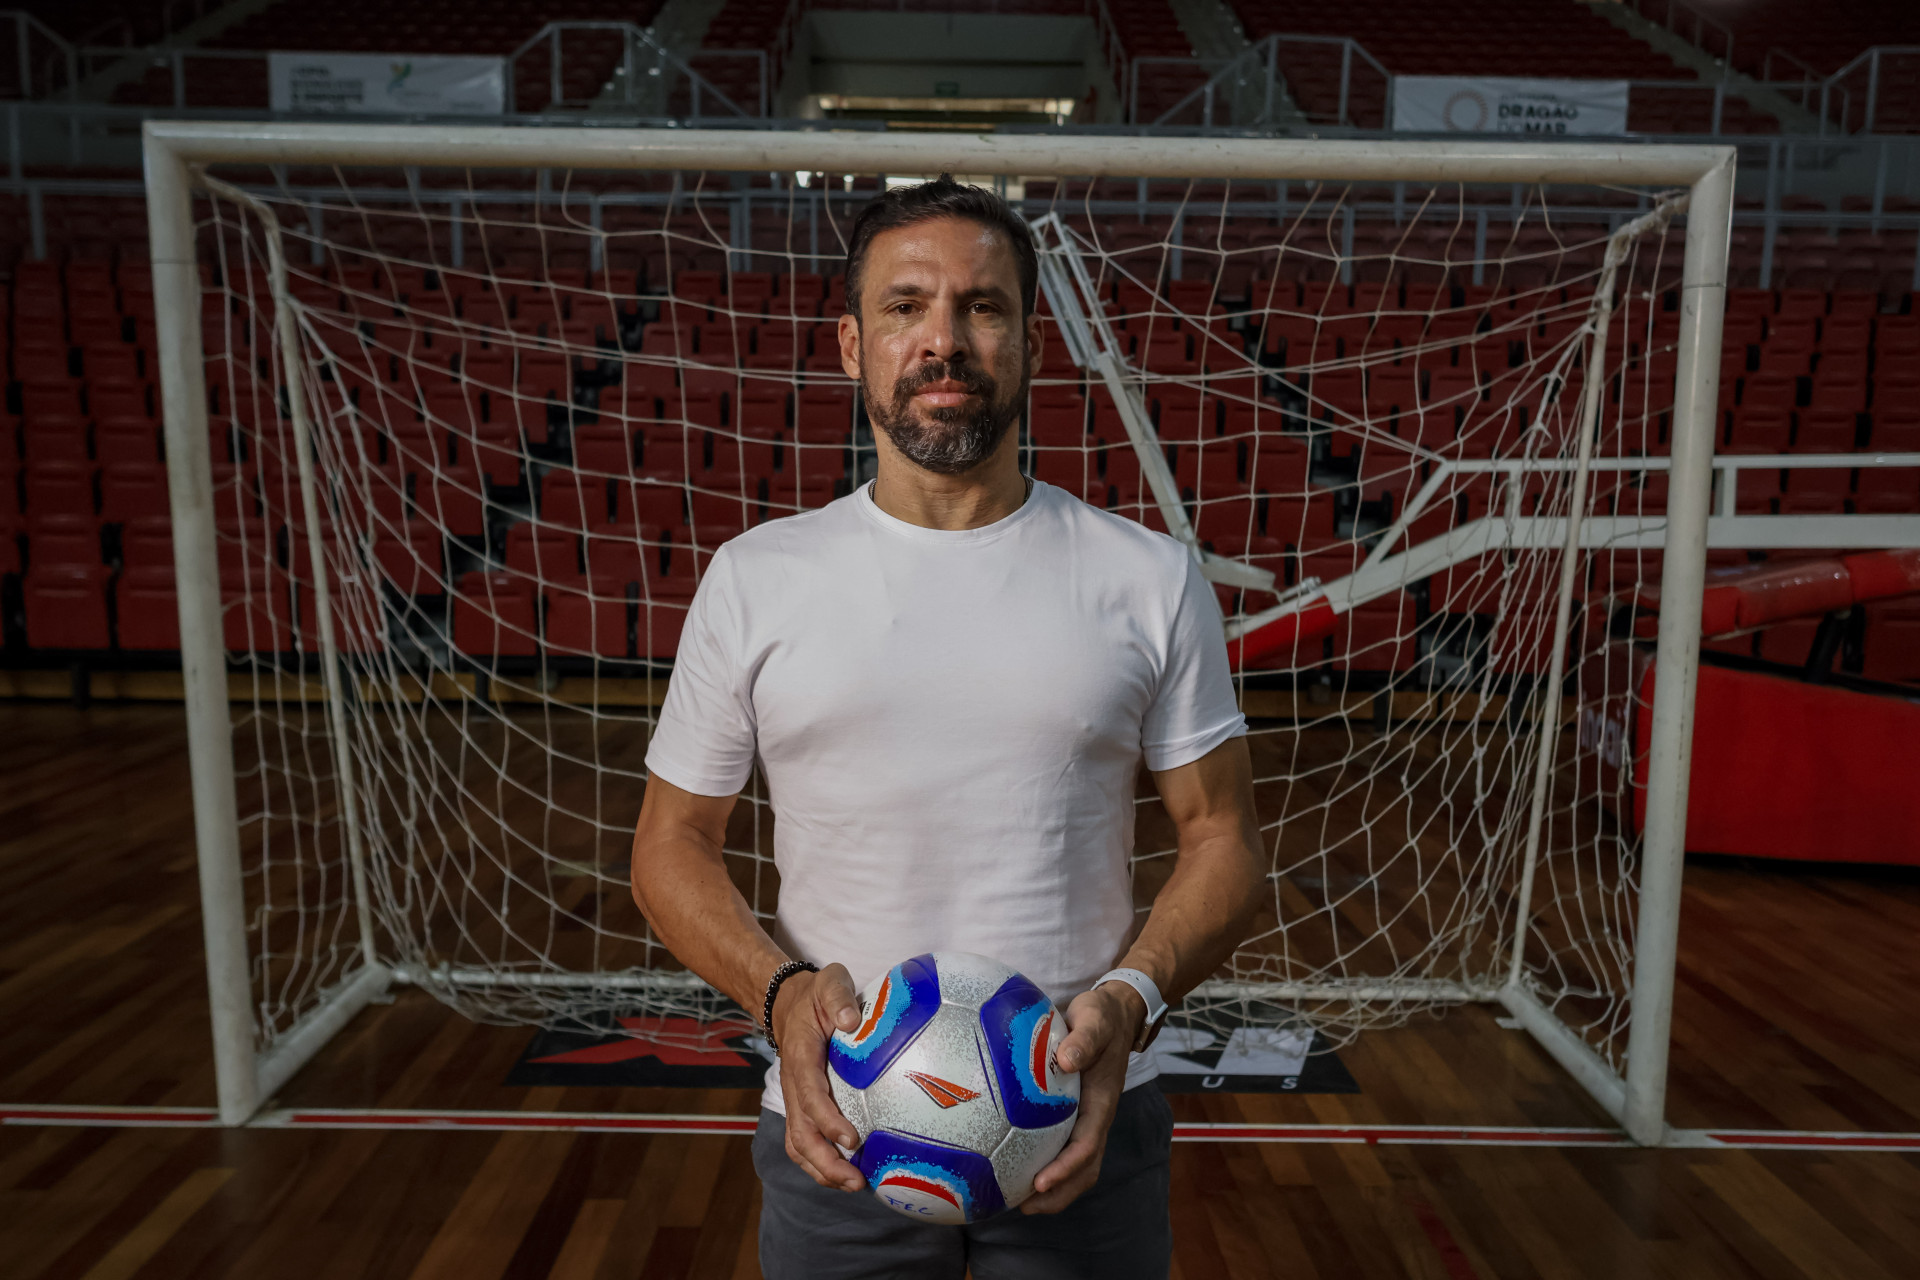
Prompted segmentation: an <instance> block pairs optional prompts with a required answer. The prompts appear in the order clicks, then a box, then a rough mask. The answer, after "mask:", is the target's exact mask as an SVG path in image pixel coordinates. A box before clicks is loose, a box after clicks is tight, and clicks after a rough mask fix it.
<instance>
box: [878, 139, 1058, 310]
mask: <svg viewBox="0 0 1920 1280" xmlns="http://www.w3.org/2000/svg"><path fill="white" fill-rule="evenodd" d="M934 218H966V219H969V220H970V221H973V222H977V223H979V224H980V225H981V226H983V227H991V228H992V229H993V230H995V231H998V232H999V233H1000V234H1001V235H1004V236H1005V237H1006V238H1007V242H1008V243H1009V244H1011V245H1012V246H1013V258H1014V262H1015V263H1016V264H1017V265H1018V266H1019V269H1020V318H1021V319H1022V320H1024V319H1026V318H1027V317H1028V316H1029V315H1031V314H1032V313H1033V302H1034V290H1035V289H1036V288H1037V287H1038V285H1039V280H1040V260H1039V255H1038V254H1037V253H1035V251H1034V247H1033V233H1032V232H1030V231H1028V230H1027V224H1026V222H1025V220H1023V219H1022V218H1021V217H1020V215H1019V214H1017V213H1015V212H1014V211H1013V209H1012V207H1011V206H1009V205H1008V204H1007V202H1006V201H1005V200H1002V199H1001V198H1000V197H999V196H997V195H995V194H993V192H991V191H988V190H987V189H986V188H984V187H975V186H970V185H968V184H967V183H964V182H955V181H954V180H953V175H952V174H950V173H943V174H941V175H940V176H939V177H937V178H935V179H934V180H933V181H931V182H922V183H920V184H919V185H918V186H912V187H894V188H892V189H891V190H889V191H886V192H883V193H882V194H880V195H878V196H875V197H874V198H873V199H872V200H871V201H869V202H868V204H867V207H866V208H864V209H862V210H861V211H860V216H859V217H858V218H857V219H855V220H854V224H853V237H852V239H850V240H849V241H848V242H847V310H849V311H851V312H852V313H853V318H854V319H855V320H858V319H859V318H860V284H861V276H863V275H864V274H865V272H866V265H867V247H868V246H869V245H871V244H872V243H873V238H874V237H875V236H877V235H879V234H880V233H881V232H882V231H892V230H894V229H895V228H897V227H910V226H912V225H914V224H915V223H917V222H928V221H931V220H932V219H934Z"/></svg>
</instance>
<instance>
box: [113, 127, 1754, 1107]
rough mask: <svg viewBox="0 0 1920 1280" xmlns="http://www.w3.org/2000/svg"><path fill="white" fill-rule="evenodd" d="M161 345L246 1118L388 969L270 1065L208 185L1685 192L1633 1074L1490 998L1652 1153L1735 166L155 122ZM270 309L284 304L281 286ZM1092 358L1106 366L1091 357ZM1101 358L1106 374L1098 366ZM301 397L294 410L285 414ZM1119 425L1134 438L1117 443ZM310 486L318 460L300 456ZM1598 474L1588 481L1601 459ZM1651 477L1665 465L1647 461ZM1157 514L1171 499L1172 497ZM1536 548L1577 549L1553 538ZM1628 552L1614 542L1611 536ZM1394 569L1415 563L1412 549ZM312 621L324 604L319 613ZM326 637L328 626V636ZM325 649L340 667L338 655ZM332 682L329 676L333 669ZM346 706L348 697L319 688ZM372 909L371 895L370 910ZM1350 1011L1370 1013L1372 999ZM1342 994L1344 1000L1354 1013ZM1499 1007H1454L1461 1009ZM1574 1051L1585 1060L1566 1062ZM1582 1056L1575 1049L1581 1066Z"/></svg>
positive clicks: (1637, 150) (1661, 1095)
mask: <svg viewBox="0 0 1920 1280" xmlns="http://www.w3.org/2000/svg"><path fill="white" fill-rule="evenodd" d="M144 134H145V162H146V171H147V184H148V193H149V195H148V208H149V220H150V230H151V242H152V254H153V267H154V289H155V302H156V330H157V338H158V355H159V364H160V382H161V394H162V402H163V407H164V430H165V443H166V450H167V457H168V468H167V474H168V485H169V493H170V501H171V509H172V516H173V524H174V529H175V534H174V548H175V559H176V568H177V597H178V602H179V612H180V623H181V629H180V645H181V661H182V667H183V676H184V684H185V695H186V706H187V715H188V732H189V743H190V749H191V766H192V773H191V776H192V785H193V795H194V810H195V830H196V840H197V843H198V847H199V854H200V857H199V870H200V881H201V893H202V904H203V924H204V929H205V932H206V942H207V955H208V982H209V992H210V999H211V1006H212V1011H213V1023H214V1040H215V1051H216V1052H215V1056H216V1067H217V1075H218V1081H219V1092H220V1111H221V1115H222V1117H223V1119H225V1120H227V1121H228V1122H229V1123H239V1122H243V1121H244V1120H245V1119H246V1118H247V1117H249V1116H251V1115H252V1114H254V1113H255V1112H256V1111H257V1110H258V1109H259V1108H260V1107H261V1106H262V1105H263V1104H264V1103H265V1102H266V1101H267V1098H268V1095H269V1094H270V1092H271V1090H272V1088H273V1087H274V1086H276V1085H277V1084H278V1083H279V1082H281V1081H283V1080H284V1079H285V1078H286V1077H287V1076H288V1075H290V1074H291V1073H292V1071H294V1070H297V1069H298V1067H299V1065H300V1062H301V1061H302V1060H304V1058H305V1057H306V1056H308V1055H310V1054H311V1052H312V1051H313V1050H314V1049H316V1048H317V1047H318V1044H319V1043H321V1042H323V1041H324V1032H325V1031H326V1030H327V1029H329V1028H330V1027H331V1026H332V1025H333V1024H334V1023H335V1022H337V1021H339V1020H341V1019H342V1016H343V1014H344V1011H346V1010H348V1009H349V1008H350V1007H352V1006H357V1005H358V1004H359V1003H362V1002H364V999H366V998H369V997H370V996H371V994H372V993H373V992H375V991H376V990H377V989H378V988H379V987H380V986H381V985H383V984H384V981H385V980H386V976H387V975H386V974H385V973H384V972H376V970H377V969H378V965H377V962H373V961H366V962H363V968H362V969H360V970H356V971H355V972H354V973H351V974H349V975H347V977H346V979H345V980H344V981H345V984H346V986H345V987H344V989H343V992H342V996H341V998H340V999H339V1000H337V1001H334V1002H331V1004H330V1007H331V1008H332V1009H333V1010H335V1012H332V1013H330V1014H329V1015H327V1016H324V1017H321V1018H319V1019H317V1020H316V1021H315V1022H314V1023H313V1024H312V1025H313V1027H314V1031H313V1032H312V1033H311V1034H305V1035H302V1036H299V1037H297V1039H296V1040H295V1041H294V1042H290V1043H284V1044H278V1045H276V1046H274V1048H273V1049H272V1050H269V1053H270V1054H272V1058H271V1061H270V1062H266V1063H263V1061H262V1058H263V1057H264V1056H265V1055H262V1054H260V1053H258V1052H257V1051H256V1050H255V1047H254V1043H253V1037H252V1022H251V1009H250V992H249V985H248V983H249V978H248V954H247V935H246V919H245V911H244V893H243V871H242V862H241V851H240V841H239V833H238V818H237V804H236V792H235V783H234V754H233V743H232V740H231V733H230V728H231V726H230V723H229V719H228V714H227V685H226V654H225V649H224V646H223V637H222V631H221V603H222V602H221V588H220V580H219V568H218V556H217V549H216V545H215V529H214V525H215V516H214V492H213V481H212V460H211V455H210V448H209V441H208V431H207V426H208V421H209V417H208V398H207V397H208V393H207V386H206V382H205V378H204V375H203V368H204V366H203V362H202V358H203V351H202V343H201V334H200V328H199V322H200V307H199V291H200V282H199V275H198V269H197V264H196V255H195V222H194V209H193V202H194V197H195V193H196V190H197V189H201V188H202V187H203V183H202V179H201V173H200V171H201V170H202V169H203V168H204V167H206V166H210V165H218V164H229V163H230V164H251V165H280V164H284V165H328V164H332V165H356V166H358V165H380V164H384V165H394V166H404V165H431V166H436V167H449V166H453V167H466V168H470V169H489V168H520V169H557V168H568V169H589V170H621V169H625V170H671V169H699V170H708V171H733V172H748V171H762V172H764V171H768V170H776V171H782V170H783V171H802V172H815V173H820V172H824V173H861V174H875V173H878V174H908V175H917V174H932V173H937V172H942V171H951V172H957V173H969V174H1005V175H1022V174H1049V175H1060V176H1092V177H1104V176H1116V175H1125V176H1127V177H1130V178H1132V177H1138V178H1168V179H1225V180H1230V181H1300V180H1307V181H1316V180H1317V181H1324V182H1335V183H1339V182H1347V183H1352V182H1395V181H1417V182H1446V183H1471V184H1493V183H1524V184H1535V183H1540V184H1550V183H1581V184H1597V185H1613V186H1640V187H1646V186H1659V187H1669V188H1673V187H1678V188H1683V189H1685V192H1686V199H1687V203H1688V209H1687V214H1686V248H1685V257H1684V265H1683V271H1682V278H1681V289H1680V323H1679V329H1678V343H1677V348H1678V349H1677V353H1676V355H1677V361H1676V363H1677V389H1676V394H1675V399H1674V404H1673V416H1672V423H1673V427H1672V443H1671V453H1670V457H1669V458H1668V459H1664V460H1662V463H1663V464H1664V465H1665V466H1666V468H1667V469H1668V470H1669V472H1670V488H1669V498H1668V506H1667V511H1666V514H1665V518H1664V520H1663V521H1661V522H1660V527H1659V528H1658V529H1657V530H1655V529H1652V528H1647V529H1636V530H1633V531H1631V533H1632V536H1633V537H1635V538H1644V539H1649V540H1653V541H1657V542H1660V543H1662V544H1663V545H1664V557H1663V582H1664V587H1663V599H1664V600H1666V601H1667V603H1666V604H1665V605H1664V606H1663V608H1662V609H1661V611H1660V615H1659V619H1658V638H1657V642H1656V647H1655V663H1656V666H1657V670H1658V681H1659V688H1660V690H1661V696H1660V698H1659V699H1658V700H1657V701H1656V702H1655V704H1654V706H1653V708H1652V711H1651V725H1650V752H1649V760H1648V769H1647V776H1648V778H1649V785H1648V792H1647V799H1646V816H1645V820H1644V824H1643V842H1644V843H1643V851H1644V852H1643V862H1642V872H1641V879H1640V885H1639V895H1638V903H1637V912H1636V923H1635V941H1634V948H1635V953H1634V965H1633V977H1632V1009H1633V1015H1632V1021H1631V1026H1630V1028H1629V1031H1628V1036H1629V1043H1628V1049H1627V1054H1626V1065H1625V1077H1624V1079H1621V1078H1620V1077H1618V1076H1616V1075H1614V1074H1613V1072H1612V1069H1611V1068H1610V1067H1608V1066H1606V1064H1605V1063H1604V1062H1603V1061H1601V1059H1599V1057H1598V1056H1597V1055H1594V1054H1593V1052H1592V1050H1591V1049H1590V1048H1587V1047H1586V1046H1585V1045H1584V1043H1583V1042H1580V1041H1579V1038H1578V1037H1577V1036H1575V1035H1574V1034H1573V1033H1572V1032H1571V1031H1569V1030H1568V1029H1567V1028H1566V1027H1565V1025H1564V1024H1563V1023H1561V1022H1559V1021H1558V1020H1557V1019H1555V1018H1554V1017H1553V1016H1552V1014H1551V1012H1550V1011H1547V1010H1545V1009H1544V1007H1543V1006H1540V1005H1539V1003H1538V1002H1537V1001H1534V1000H1532V997H1531V996H1530V995H1528V994H1527V993H1526V992H1525V991H1524V989H1522V988H1519V987H1516V986H1512V985H1509V987H1507V988H1504V989H1502V990H1501V991H1500V992H1499V993H1498V998H1500V999H1501V1000H1502V1001H1503V1002H1504V1003H1506V1004H1507V1006H1508V1008H1509V1009H1510V1011H1513V1012H1514V1014H1515V1016H1516V1017H1517V1018H1519V1019H1520V1020H1521V1021H1522V1023H1523V1024H1524V1025H1526V1026H1527V1027H1528V1029H1529V1030H1530V1031H1532V1032H1533V1033H1534V1034H1535V1035H1536V1037H1538V1038H1539V1039H1540V1040H1541V1042H1542V1043H1543V1044H1544V1045H1546V1047H1547V1048H1548V1049H1549V1051H1550V1052H1552V1053H1553V1054H1554V1056H1555V1057H1556V1058H1557V1059H1558V1060H1560V1061H1561V1062H1562V1063H1563V1065H1567V1066H1568V1069H1569V1070H1570V1071H1573V1073H1574V1074H1575V1075H1576V1077H1577V1078H1579V1079H1580V1080H1581V1082H1582V1084H1583V1085H1585V1086H1586V1087H1587V1088H1588V1090H1589V1092H1591V1093H1592V1094H1593V1095H1594V1097H1595V1098H1596V1100H1597V1101H1598V1102H1599V1103H1600V1104H1601V1105H1602V1106H1603V1107H1604V1108H1605V1109H1606V1110H1607V1111H1608V1112H1609V1113H1610V1114H1612V1115H1613V1116H1614V1117H1615V1119H1616V1120H1618V1121H1619V1122H1620V1123H1621V1124H1622V1125H1623V1126H1624V1127H1625V1128H1626V1130H1627V1131H1628V1132H1629V1133H1630V1134H1631V1135H1632V1137H1633V1138H1634V1139H1636V1140H1637V1141H1640V1142H1642V1143H1657V1142H1660V1141H1662V1140H1663V1139H1664V1136H1665V1133H1666V1126H1665V1121H1664V1112H1665V1088H1666V1074H1667V1050H1668V1038H1669V1030H1670V1021H1671V1011H1672V989H1673V975H1674V958H1675V950H1676V944H1677V932H1678V923H1679V900H1680V899H1679V895H1680V878H1681V869H1682V852H1683V835H1684V831H1685V817H1686V803H1687V794H1686V788H1687V779H1688V776H1689V768H1688V765H1689V753H1690V742H1691V736H1692V717H1693V692H1694V676H1695V671H1696V668H1697V663H1698V650H1699V641H1700V618H1701V609H1700V605H1701V593H1702V588H1703V582H1704V572H1705V563H1706V548H1707V545H1708V522H1709V514H1710V505H1711V498H1710V490H1711V479H1712V471H1713V459H1712V450H1713V432H1712V424H1713V418H1714V411H1715V407H1716V403H1717V394H1718V380H1719V364H1718V359H1717V353H1718V350H1719V345H1720V330H1721V317H1722V310H1723V306H1724V294H1725V288H1726V249H1727V240H1728V229H1729V224H1730V220H1731V212H1732V190H1733V187H1732V179H1733V164H1734V151H1733V149H1732V148H1727V147H1707V146H1668V145H1654V144H1648V145H1638V144H1590V143H1578V144H1574V143H1555V142H1545V141H1538V140H1530V139H1522V140H1515V141H1510V142H1507V141H1498V142H1464V141H1463V142H1452V141H1441V142H1350V141H1344V140H1328V141H1299V140H1272V139H1251V138H1239V139H1220V138H1184V139H1148V138H1135V137H1124V136H1082V135H1071V136H1069V135H977V136H970V135H958V134H952V133H944V132H931V133H907V132H899V133H878V134H870V133H861V134H840V133H833V132H829V131H811V130H794V131H774V130H763V129H747V128H742V129H737V130H680V129H666V130H633V129H612V128H609V129H594V128H578V127H557V128H545V127H497V126H475V127H452V128H449V127H439V126H411V125H347V124H338V123H331V122H329V123H316V124H286V123H260V124H247V123H235V122H194V123H184V122H174V121H152V122H148V123H147V124H146V126H145V129H144ZM273 287H274V289H275V290H276V291H277V292H279V293H280V294H282V295H284V291H285V289H286V284H285V282H284V279H283V278H279V279H276V281H275V283H274V286H273ZM1095 354H1097V353H1095ZM1097 364H1098V360H1096V365H1097ZM296 399H297V397H296ZM1129 425H1130V426H1131V424H1129ZM300 462H301V466H302V468H303V470H304V469H307V468H310V467H311V465H312V463H311V461H310V460H309V459H308V458H306V457H305V456H304V455H303V456H302V457H301V459H300ZM1595 465H1598V463H1597V462H1596V463H1595ZM1647 465H1648V466H1649V467H1651V466H1654V465H1660V464H1657V463H1655V462H1654V460H1651V459H1650V460H1648V463H1647ZM1163 496H1164V495H1163ZM1540 524H1541V527H1540V528H1538V529H1530V530H1529V532H1528V533H1527V535H1526V536H1528V537H1530V538H1535V539H1544V540H1545V541H1546V543H1547V544H1549V545H1551V544H1552V543H1554V542H1555V541H1556V540H1562V541H1564V540H1566V539H1567V531H1566V524H1567V522H1566V521H1552V520H1546V521H1542V522H1540ZM1612 532H1615V533H1619V532H1622V531H1618V530H1615V531H1612ZM1402 554H1413V553H1412V552H1411V551H1409V552H1404V553H1402ZM323 607H324V606H323ZM322 624H323V627H327V626H328V625H329V624H328V623H327V622H326V620H325V619H324V618H323V619H322ZM322 643H323V646H324V647H325V648H327V649H328V650H330V649H331V637H329V636H326V635H324V634H323V636H322ZM329 674H331V673H329ZM331 693H332V696H333V697H335V698H337V697H338V696H339V692H338V689H337V688H336V689H334V690H332V691H331ZM362 892H364V890H362ZM1353 992H1359V993H1361V994H1362V995H1365V994H1369V990H1368V988H1366V987H1365V986H1364V985H1362V986H1359V987H1356V988H1354V989H1353ZM1353 992H1349V996H1350V998H1352V997H1353ZM1488 994H1490V993H1483V992H1474V993H1472V994H1469V993H1467V992H1465V991H1464V990H1463V991H1462V993H1461V995H1462V996H1464V997H1466V998H1485V997H1486V995H1488ZM1576 1044H1577V1045H1578V1046H1579V1047H1578V1048H1577V1049H1576V1048H1574V1047H1572V1046H1573V1045H1576ZM1582 1050H1584V1053H1583V1052H1582Z"/></svg>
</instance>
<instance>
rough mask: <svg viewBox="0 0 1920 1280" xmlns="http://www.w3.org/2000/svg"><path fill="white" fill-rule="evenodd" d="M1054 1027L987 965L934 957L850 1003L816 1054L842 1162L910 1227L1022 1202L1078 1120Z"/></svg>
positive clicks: (1027, 984)
mask: <svg viewBox="0 0 1920 1280" xmlns="http://www.w3.org/2000/svg"><path fill="white" fill-rule="evenodd" d="M1066 1035H1067V1026H1066V1019H1064V1018H1062V1017H1061V1016H1060V1013H1059V1011H1058V1010H1057V1009H1055V1008H1054V1007H1053V1002H1052V1001H1051V1000H1048V999H1047V997H1046V993H1044V992H1043V991H1041V990H1040V988H1039V987H1036V986H1035V985H1034V984H1033V983H1032V982H1031V981H1029V980H1028V979H1027V978H1025V977H1023V976H1022V975H1020V974H1019V973H1016V972H1015V971H1014V970H1012V969H1009V968H1008V967H1007V966H1006V965H1003V964H1001V963H1000V962H999V961H997V960H989V959H987V958H986V957H985V956H976V955H969V954H967V953H966V952H963V951H936V952H933V953H932V954H929V955H920V956H915V957H913V959H911V960H903V961H901V962H900V963H899V964H897V965H895V966H894V967H893V968H891V969H889V970H887V972H885V973H883V974H881V975H880V976H879V977H878V978H876V979H874V980H873V981H872V982H871V983H869V984H867V988H866V990H864V991H862V992H861V993H860V1026H859V1028H858V1029H857V1030H855V1031H854V1032H852V1033H851V1034H849V1033H846V1032H835V1033H834V1036H833V1039H832V1041H831V1042H830V1043H829V1044H828V1046H827V1068H828V1069H827V1079H828V1081H829V1082H830V1083H831V1084H832V1086H833V1098H834V1101H835V1102H836V1103H838V1104H839V1106H840V1113H841V1114H842V1115H844V1116H846V1118H847V1120H848V1121H849V1122H850V1123H851V1124H852V1125H853V1127H854V1128H855V1129H857V1130H859V1132H860V1146H859V1148H858V1150H856V1151H855V1152H854V1153H853V1155H852V1157H851V1159H852V1161H853V1164H854V1167H855V1168H857V1169H859V1170H860V1172H861V1173H862V1174H863V1175H864V1176H865V1177H866V1179H867V1185H868V1186H869V1187H871V1188H873V1193H874V1195H876V1196H878V1197H879V1198H880V1201H881V1203H883V1204H885V1205H886V1206H887V1207H889V1208H891V1209H893V1210H895V1211H897V1212H899V1213H903V1214H906V1215H907V1216H908V1217H912V1218H918V1219H920V1220H921V1221H924V1222H935V1223H943V1224H948V1225H958V1224H960V1223H963V1222H977V1221H979V1220H980V1219H982V1218H988V1217H992V1216H993V1215H994V1214H996V1213H999V1212H1000V1211H1001V1210H1003V1209H1011V1208H1012V1207H1013V1206H1015V1205H1017V1204H1019V1203H1020V1202H1021V1201H1022V1200H1025V1199H1026V1198H1027V1197H1028V1196H1029V1195H1031V1194H1033V1179H1034V1176H1035V1175H1036V1174H1038V1173H1039V1172H1040V1170H1042V1169H1044V1168H1045V1167H1046V1166H1047V1162H1048V1161H1050V1160H1052V1159H1053V1158H1054V1157H1055V1156H1056V1155H1059V1154H1060V1148H1062V1147H1064V1146H1065V1145H1066V1144H1067V1135H1068V1133H1069V1132H1070V1131H1071V1130H1072V1128H1073V1119H1074V1116H1075V1115H1076V1114H1078V1112H1079V1110H1080V1077H1079V1076H1077V1075H1069V1074H1066V1073H1063V1072H1062V1071H1061V1070H1060V1068H1059V1066H1058V1064H1057V1063H1056V1062H1055V1060H1054V1055H1055V1054H1056V1053H1058V1052H1059V1049H1060V1043H1061V1041H1063V1040H1065V1039H1066Z"/></svg>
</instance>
